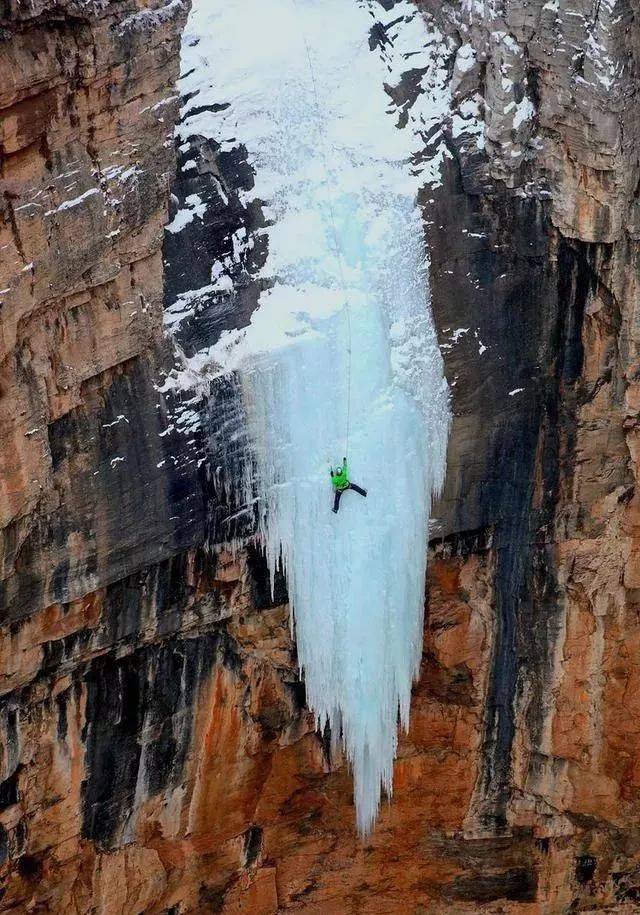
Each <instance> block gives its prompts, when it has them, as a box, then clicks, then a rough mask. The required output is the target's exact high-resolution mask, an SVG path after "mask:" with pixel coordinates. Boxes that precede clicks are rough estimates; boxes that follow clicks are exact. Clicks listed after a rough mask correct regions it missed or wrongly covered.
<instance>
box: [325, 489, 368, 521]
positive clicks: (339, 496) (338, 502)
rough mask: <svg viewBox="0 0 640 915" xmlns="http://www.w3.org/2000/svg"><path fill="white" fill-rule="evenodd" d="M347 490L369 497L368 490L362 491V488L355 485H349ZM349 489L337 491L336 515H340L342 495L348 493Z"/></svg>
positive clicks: (335, 499) (334, 498)
mask: <svg viewBox="0 0 640 915" xmlns="http://www.w3.org/2000/svg"><path fill="white" fill-rule="evenodd" d="M347 489H353V491H354V492H357V493H358V495H360V496H365V497H366V495H367V490H366V489H362V487H361V486H356V484H355V483H349V485H348V486H347ZM347 489H336V494H335V496H334V497H333V510H334V512H335V513H336V514H337V513H338V509H339V508H340V498H341V496H342V493H343V492H346V491H347Z"/></svg>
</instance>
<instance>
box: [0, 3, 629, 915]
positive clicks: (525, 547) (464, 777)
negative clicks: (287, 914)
mask: <svg viewBox="0 0 640 915" xmlns="http://www.w3.org/2000/svg"><path fill="white" fill-rule="evenodd" d="M382 6H383V7H385V8H390V7H392V3H389V2H385V3H383V4H382ZM418 7H419V10H420V15H423V16H425V17H426V19H427V21H428V23H429V24H430V27H431V28H433V29H438V30H439V34H440V36H441V48H442V59H443V72H444V73H445V76H446V84H447V87H448V88H447V91H448V92H449V93H450V100H451V101H450V111H449V114H448V116H447V117H446V118H445V119H444V120H443V122H442V124H441V127H440V129H439V130H438V131H437V132H436V133H435V134H430V135H429V136H426V137H425V151H426V153H427V154H435V153H436V152H438V154H439V155H440V157H441V161H442V180H441V182H440V186H438V187H435V188H433V189H432V190H430V191H429V192H425V195H424V199H423V200H422V201H421V203H422V206H423V208H424V213H425V224H426V231H427V236H428V239H429V246H430V251H431V274H432V275H431V285H432V291H433V303H434V310H435V317H436V322H437V325H438V329H439V333H440V338H441V344H442V350H443V355H444V357H445V361H446V367H447V375H448V379H449V382H450V384H451V386H452V391H453V408H454V413H455V422H454V428H453V433H452V437H451V443H450V455H449V475H448V481H447V486H446V491H445V493H444V496H443V498H442V500H441V503H440V505H439V506H438V507H437V510H436V513H435V514H436V516H437V519H438V524H437V526H436V527H435V529H434V537H433V540H432V545H431V554H432V555H431V556H430V568H429V581H428V604H427V608H428V610H427V623H426V627H425V641H424V658H423V665H422V675H421V679H420V682H419V683H418V684H417V686H416V688H415V692H414V699H413V706H412V725H411V730H410V733H409V735H408V736H406V737H405V738H403V740H402V742H401V747H400V753H399V758H398V761H397V764H396V772H395V794H394V797H393V802H392V803H391V804H390V805H389V806H385V807H384V808H383V810H382V814H381V817H380V822H379V825H378V827H377V829H376V831H375V833H374V835H373V836H372V837H371V838H370V839H369V840H368V841H367V842H366V843H365V844H362V843H361V842H360V841H359V840H358V839H357V838H356V836H355V832H354V826H353V807H352V798H351V779H350V775H349V773H348V771H347V768H346V767H345V765H344V764H343V761H342V760H341V759H339V758H335V756H333V755H332V753H331V749H330V746H329V744H328V742H327V741H326V740H325V739H324V735H318V734H316V733H315V731H314V727H313V721H312V720H311V718H310V716H309V714H308V712H307V711H306V709H305V697H304V685H303V684H302V683H301V682H300V680H299V678H298V674H297V667H296V659H295V650H294V646H293V645H292V642H291V638H290V632H289V619H288V609H287V605H286V586H285V583H284V582H283V581H279V582H278V583H277V588H276V595H275V599H274V600H272V599H271V596H270V593H269V588H268V582H267V577H266V570H265V567H264V563H263V561H262V559H261V557H260V554H259V553H258V552H257V551H256V550H255V549H254V548H253V547H252V546H251V545H250V544H248V545H247V546H246V548H245V549H243V550H241V551H240V552H239V553H238V555H237V556H236V557H235V558H234V557H233V556H231V555H230V553H229V552H227V550H226V549H225V548H224V544H223V541H225V540H227V539H229V536H230V532H231V533H232V534H233V535H234V536H242V535H243V534H244V533H246V531H243V530H242V529H240V528H238V527H235V528H234V527H233V525H231V526H230V524H229V523H228V522H229V521H230V519H231V518H233V516H234V506H233V504H229V503H228V499H229V495H228V491H227V489H228V487H227V486H226V483H225V481H224V480H221V479H220V478H219V477H218V476H217V475H216V473H215V469H216V467H217V459H216V456H217V455H218V453H219V452H220V453H222V452H224V454H225V456H226V458H229V452H233V447H234V445H233V443H231V442H230V441H229V440H228V437H225V432H226V431H227V425H226V423H227V422H228V420H229V417H228V412H229V411H232V410H233V404H232V403H231V401H232V398H231V397H230V395H229V392H228V390H225V389H221V390H219V391H216V392H215V396H214V397H213V398H211V399H210V401H209V404H210V406H209V408H208V409H209V411H210V412H209V413H208V414H207V415H206V416H204V417H203V416H202V415H200V416H199V422H197V423H196V422H194V423H190V421H189V419H188V417H189V411H190V409H191V405H190V404H187V403H183V404H182V405H180V404H179V403H177V400H179V399H180V397H182V398H183V399H184V398H186V397H187V395H186V394H183V395H179V394H176V393H175V392H173V391H172V390H171V388H170V386H169V387H168V386H167V385H166V383H165V381H166V377H167V373H168V372H169V371H170V369H171V368H172V366H173V365H174V358H175V354H174V352H173V350H172V346H173V344H172V343H171V342H170V341H169V340H168V339H167V338H166V337H165V335H164V331H163V326H162V310H163V305H167V306H168V307H169V311H170V313H171V309H172V308H175V303H176V302H177V301H178V300H179V299H180V296H183V295H184V294H185V293H186V292H188V291H189V290H190V289H193V288H196V287H198V286H202V285H204V284H205V282H206V277H207V276H210V266H211V263H212V262H213V261H214V260H216V259H219V258H221V257H223V256H225V255H226V254H227V253H228V252H229V251H230V250H231V249H232V237H233V235H234V233H236V232H238V231H243V232H251V231H252V230H253V229H255V228H256V227H259V225H260V219H261V218H262V217H261V214H260V213H257V212H247V211H246V210H243V207H242V204H241V196H242V195H241V194H240V193H239V192H240V191H241V189H242V188H243V187H244V186H246V185H247V183H250V182H251V170H250V167H249V165H248V164H247V162H246V159H244V158H242V156H241V155H235V156H234V155H232V154H225V155H224V156H222V155H219V154H218V151H217V150H216V149H215V147H213V146H212V145H211V144H210V143H208V142H205V141H204V140H203V139H202V138H198V137H194V138H192V139H191V141H190V147H189V149H188V150H185V149H183V150H180V151H179V156H180V157H182V158H183V160H185V159H186V157H190V158H191V159H193V160H194V161H195V162H196V168H195V170H192V171H191V172H190V173H189V174H188V175H187V176H185V173H184V172H181V173H180V175H179V177H178V179H177V180H174V172H175V166H176V163H175V151H174V143H173V131H174V125H175V123H176V119H177V118H178V116H179V83H178V82H177V81H178V66H179V65H178V53H179V42H180V35H181V30H182V28H183V26H184V23H185V20H186V17H187V14H188V8H187V5H186V4H185V3H183V2H182V0H172V2H170V3H168V4H167V5H165V6H160V5H158V4H157V3H156V2H148V3H146V2H145V0H137V2H136V0H113V2H106V0H94V2H86V0H82V2H80V0H59V2H57V3H55V4H53V3H48V2H45V0H36V2H34V3H32V4H30V5H29V6H28V7H27V6H26V5H23V4H21V3H19V2H18V3H15V2H13V0H7V2H5V3H3V4H2V5H0V28H1V32H0V87H1V88H0V111H1V114H2V117H1V120H0V136H1V140H0V143H1V145H0V167H1V186H0V190H1V192H2V197H1V202H0V206H1V207H2V218H1V219H0V347H1V352H0V530H1V535H0V563H1V565H0V569H1V574H0V609H1V613H2V615H1V618H0V623H1V626H2V629H1V630H0V659H1V660H0V693H1V697H2V698H1V700H0V703H1V704H0V727H1V731H0V733H1V735H2V736H1V738H0V912H7V913H9V912H11V913H22V912H25V913H26V912H33V913H55V915H58V913H59V915H66V913H71V912H73V913H77V915H85V913H86V915H88V913H96V915H135V913H156V915H160V913H162V915H191V913H203V915H204V913H210V912H221V913H240V912H244V913H251V915H271V913H276V912H281V911H288V910H291V911H301V912H305V913H308V915H314V913H318V915H320V913H322V915H332V913H335V915H343V913H345V912H349V913H351V912H353V913H356V912H357V913H371V915H374V913H375V915H381V913H396V912H405V911H407V912H411V913H412V915H425V913H447V915H456V913H476V912H478V911H482V912H488V913H499V912H500V913H523V915H524V913H532V915H533V913H562V912H569V911H582V912H596V911H608V912H615V913H627V912H629V913H630V912H634V911H637V910H638V906H639V905H640V866H639V864H638V860H639V858H640V836H639V834H638V829H637V825H636V823H637V819H638V816H639V815H640V729H639V728H638V726H637V723H636V722H637V719H638V714H637V713H638V711H640V709H637V708H636V706H637V705H638V702H639V701H640V700H639V699H638V696H639V695H640V689H639V686H640V684H639V680H640V664H639V660H640V622H639V616H638V607H639V602H640V566H639V564H638V559H637V555H638V551H637V544H638V539H639V537H640V518H639V503H638V493H637V488H636V480H637V477H638V470H637V460H638V456H637V455H638V443H639V441H640V439H639V432H638V429H639V426H638V413H639V411H640V387H639V384H638V378H639V377H640V374H639V368H640V357H639V353H638V346H639V344H640V335H639V331H638V316H637V314H636V311H637V309H638V303H640V295H639V290H638V276H640V273H639V270H638V267H639V252H638V235H639V225H640V223H639V218H640V215H639V214H640V211H639V209H638V182H639V178H640V175H639V170H640V165H639V156H638V149H639V148H640V138H639V137H638V130H639V127H638V119H637V117H635V115H634V106H635V104H636V102H635V96H636V94H637V88H638V55H639V54H640V34H639V31H638V28H639V27H638V22H639V21H640V19H639V16H640V9H638V6H637V3H636V2H635V0H617V2H615V0H601V2H599V3H597V4H595V5H593V4H587V3H586V2H583V0H550V2H544V0H529V2H523V0H495V2H494V0H473V2H471V0H470V2H464V3H462V4H460V3H454V2H448V0H447V2H445V3H436V2H435V0H434V2H432V0H426V2H421V3H419V4H418ZM376 40H378V41H381V40H384V30H382V33H381V32H380V29H378V30H377V31H376V30H374V31H373V32H372V38H371V41H372V44H374V43H375V41H376ZM421 76H422V75H421V74H419V73H418V74H415V73H413V74H411V77H410V78H407V80H406V81H405V83H404V84H403V85H401V86H400V87H390V89H389V91H390V93H391V94H392V95H393V93H394V92H395V93H396V96H395V97H396V99H400V102H399V104H402V105H410V104H412V98H415V93H416V92H419V91H420V79H421ZM177 87H178V88H177ZM171 192H173V194H174V195H175V197H176V198H177V199H178V201H179V202H181V203H184V201H186V200H187V198H189V196H190V195H193V194H197V195H198V198H199V200H201V201H204V203H205V204H206V206H205V210H204V212H203V214H202V218H198V219H197V220H193V221H192V223H191V224H190V226H189V227H188V231H185V232H180V233H167V235H166V239H165V238H164V227H165V225H166V224H167V222H168V221H169V219H170V218H171V216H172V215H173V212H171V213H170V206H171V201H170V193H171ZM163 244H164V252H163ZM263 257H264V251H261V250H260V248H259V247H257V248H256V247H254V248H253V249H252V250H251V253H250V260H249V261H248V262H243V263H240V264H238V270H237V277H236V291H237V294H236V295H235V297H234V298H233V299H231V300H229V301H228V302H223V303H220V302H216V303H213V304H212V303H211V302H207V301H204V302H202V303H199V319H198V321H193V322H191V323H189V322H186V323H185V324H183V325H182V328H181V331H180V334H181V336H180V340H179V342H180V345H181V346H182V347H183V349H184V350H185V351H186V352H189V351H195V349H197V348H198V346H200V345H202V344H203V342H207V341H210V340H212V339H215V337H216V335H217V334H219V332H220V330H221V329H223V328H225V327H232V326H239V325H241V324H242V323H244V322H246V321H247V320H248V318H249V315H250V313H251V310H252V308H253V307H254V306H255V300H256V295H257V292H258V288H257V285H256V283H255V281H254V279H253V278H252V276H253V275H254V274H255V269H256V267H259V265H260V263H261V258H263ZM200 275H202V277H203V278H204V279H203V282H199V280H198V277H200ZM201 406H202V402H198V403H197V404H195V406H194V407H193V410H194V411H197V410H199V409H200V407H201ZM178 407H180V409H177V408H178ZM185 417H187V419H186V420H185ZM227 463H229V462H228V461H227ZM230 463H231V466H232V465H233V454H231V458H230Z"/></svg>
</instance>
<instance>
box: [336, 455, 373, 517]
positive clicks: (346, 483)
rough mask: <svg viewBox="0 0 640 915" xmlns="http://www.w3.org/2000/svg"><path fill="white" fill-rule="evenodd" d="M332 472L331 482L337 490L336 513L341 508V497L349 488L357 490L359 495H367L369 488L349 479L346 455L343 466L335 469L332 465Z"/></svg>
mask: <svg viewBox="0 0 640 915" xmlns="http://www.w3.org/2000/svg"><path fill="white" fill-rule="evenodd" d="M330 473H331V482H332V483H333V488H334V490H335V496H334V498H333V510H334V512H335V513H336V514H337V513H338V509H339V508H340V499H341V497H342V493H343V492H346V491H347V489H353V491H354V492H357V493H358V494H359V495H361V496H365V497H366V495H367V490H366V489H362V488H361V487H360V486H356V484H355V483H352V482H351V481H350V480H349V471H348V470H347V459H346V457H345V458H342V467H336V469H335V470H334V469H333V467H332V468H331V470H330Z"/></svg>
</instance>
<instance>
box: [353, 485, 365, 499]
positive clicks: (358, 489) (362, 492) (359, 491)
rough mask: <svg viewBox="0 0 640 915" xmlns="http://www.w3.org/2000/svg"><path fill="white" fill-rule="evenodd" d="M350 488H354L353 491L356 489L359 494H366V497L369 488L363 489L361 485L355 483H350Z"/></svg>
mask: <svg viewBox="0 0 640 915" xmlns="http://www.w3.org/2000/svg"><path fill="white" fill-rule="evenodd" d="M349 489H353V491H354V492H357V493H358V495H359V496H365V497H366V495H367V490H366V489H362V487H361V486H356V484H355V483H349Z"/></svg>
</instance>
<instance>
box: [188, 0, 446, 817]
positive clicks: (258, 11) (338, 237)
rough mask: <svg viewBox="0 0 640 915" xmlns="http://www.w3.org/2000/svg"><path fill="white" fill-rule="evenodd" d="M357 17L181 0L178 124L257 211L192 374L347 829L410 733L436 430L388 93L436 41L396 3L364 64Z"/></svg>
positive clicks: (283, 2) (442, 446) (428, 333)
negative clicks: (334, 755) (288, 623)
mask: <svg viewBox="0 0 640 915" xmlns="http://www.w3.org/2000/svg"><path fill="white" fill-rule="evenodd" d="M374 10H375V13H376V15H379V14H380V13H381V7H380V6H379V4H377V3H375V4H374V3H368V2H363V0H360V2H359V0H260V2H259V3H256V4H251V7H250V9H249V8H248V6H247V3H246V0H194V5H193V11H192V14H191V17H190V20H189V25H188V31H187V35H186V36H185V44H184V52H183V57H184V61H183V65H184V72H185V74H186V76H185V79H184V82H183V85H184V86H185V91H186V93H187V97H188V98H189V102H188V105H187V110H186V117H185V119H184V122H183V126H182V128H181V129H182V131H183V133H184V137H185V139H186V138H187V137H188V136H190V135H193V134H198V133H200V134H204V135H205V136H208V137H212V138H213V139H215V141H216V142H217V143H218V144H219V146H220V148H221V149H222V150H223V151H224V150H225V149H231V148H234V147H237V146H238V145H239V144H242V145H243V146H244V147H245V148H246V151H247V154H248V158H249V162H250V163H251V166H252V168H253V171H254V173H255V186H254V188H253V189H252V190H251V192H249V193H248V195H247V198H251V199H252V200H259V201H261V202H262V203H263V209H264V212H265V213H266V215H267V220H266V221H267V227H266V228H264V229H261V230H259V231H260V232H262V233H266V235H267V243H268V257H267V261H266V265H265V267H264V269H263V271H262V278H263V287H264V291H263V293H262V294H261V298H260V302H259V307H258V309H257V310H256V312H255V313H254V315H253V317H252V320H251V324H250V326H249V327H247V328H245V329H244V330H242V331H237V332H228V333H225V334H224V335H223V337H222V338H221V340H220V341H219V343H218V344H217V345H216V347H215V348H214V349H213V350H212V351H211V352H210V353H208V354H207V358H206V359H203V358H202V357H200V358H199V360H198V363H197V364H198V365H199V366H201V367H202V366H205V367H206V366H208V367H209V371H211V366H215V367H216V369H215V370H217V371H223V372H224V371H226V372H231V371H235V372H237V373H238V377H239V379H240V383H241V388H242V392H243V399H244V406H245V411H246V415H247V418H248V423H249V433H250V435H249V438H250V442H251V450H252V455H251V460H250V461H248V462H247V466H248V467H250V468H252V469H251V473H250V478H248V479H247V480H246V481H245V484H246V487H247V490H248V491H250V492H252V493H253V494H254V496H255V497H257V500H258V506H259V509H258V510H259V526H260V535H261V538H262V541H263V543H264V546H265V549H266V553H267V558H268V562H269V566H270V568H271V572H272V575H273V574H274V573H275V570H276V568H277V566H278V563H279V562H282V564H283V567H284V569H285V571H286V575H287V578H288V583H289V593H290V598H291V607H292V612H293V614H294V619H295V634H296V639H297V645H298V655H299V660H300V665H301V668H302V670H303V673H304V678H305V682H306V689H307V697H308V702H309V705H310V707H311V708H312V709H313V710H314V712H315V714H316V716H317V718H318V722H319V724H320V726H323V725H324V724H325V723H326V722H327V721H328V722H329V724H330V726H331V732H332V735H333V737H334V739H335V740H339V739H342V741H343V744H344V748H345V750H346V753H347V756H348V758H349V760H350V762H351V765H352V767H353V773H354V783H355V803H356V810H357V822H358V827H359V829H360V831H361V832H362V833H366V832H368V831H369V830H370V829H371V827H372V825H373V823H374V820H375V817H376V813H377V809H378V805H379V801H380V796H381V788H382V787H384V788H385V789H386V791H387V792H390V791H391V787H392V771H393V760H394V756H395V751H396V746H397V723H398V713H399V714H400V719H401V723H402V726H403V727H406V726H407V724H408V720H409V704H410V694H411V685H412V680H413V678H414V677H415V676H416V675H417V673H418V668H419V662H420V657H421V651H422V630H423V602H424V579H425V567H426V555H427V540H428V525H429V511H430V504H431V498H432V495H433V494H434V493H437V491H438V489H439V488H440V486H441V484H442V481H443V476H444V469H445V453H446V440H447V432H448V422H449V414H448V399H447V389H446V384H445V382H444V380H443V370H442V361H441V358H440V353H439V350H438V346H437V343H436V338H435V333H434V328H433V323H432V318H431V314H430V300H429V288H428V272H427V256H426V252H425V249H424V241H423V229H422V223H421V218H420V213H419V211H418V209H417V207H416V202H415V201H416V193H417V190H418V188H419V186H420V182H421V181H422V180H423V178H421V177H420V174H419V173H417V170H416V169H415V168H414V167H413V165H412V161H413V159H412V157H413V153H414V151H415V148H416V136H415V132H414V130H413V129H412V121H411V118H409V119H408V126H406V127H405V128H404V129H401V128H400V127H399V126H398V123H397V122H398V118H397V112H396V110H395V109H394V106H393V104H392V102H391V99H390V97H389V95H388V94H387V93H386V92H385V83H388V82H389V81H390V80H391V77H390V71H391V70H392V68H393V66H392V63H391V61H392V57H393V44H394V39H395V40H397V41H398V42H402V41H404V43H405V45H406V43H407V40H409V41H410V42H413V43H414V45H415V46H414V47H413V48H412V47H409V48H408V49H407V47H404V48H403V52H398V53H399V54H400V53H404V52H406V51H407V50H408V51H409V52H410V53H411V54H415V58H414V59H415V62H416V65H417V64H418V63H420V64H421V65H422V64H424V65H425V67H428V66H429V60H428V57H429V53H430V50H429V49H430V48H431V47H432V44H433V42H430V40H429V36H428V35H427V34H426V32H425V30H424V26H423V25H422V22H421V20H420V18H419V14H418V13H417V11H416V8H415V6H413V5H412V4H410V3H408V2H402V3H398V4H396V7H395V8H394V10H393V16H394V18H395V19H396V20H397V22H396V25H395V26H394V28H393V29H390V30H387V32H386V38H385V41H384V42H382V43H381V45H382V48H383V53H381V51H380V50H378V48H377V47H376V42H375V41H373V40H372V39H371V34H370V30H371V27H372V25H373V24H374V19H373V18H372V16H373V12H372V11H374ZM382 14H383V15H384V13H382ZM389 17H390V19H391V14H389ZM403 28H404V32H403ZM425 60H426V63H425ZM190 112H191V113H190ZM403 120H404V121H405V122H406V121H407V119H406V118H404V119H403ZM255 240H256V239H255V236H254V237H253V238H251V237H238V239H236V240H235V243H236V244H237V246H238V247H239V248H241V247H242V246H243V245H245V246H246V245H250V244H252V243H255ZM227 267H228V265H225V263H219V264H216V265H214V268H213V271H212V286H211V288H212V289H215V288H217V287H218V286H219V287H220V288H221V289H224V288H226V286H227V285H228V276H227ZM345 454H346V455H347V456H348V458H349V464H350V469H351V475H352V479H353V480H354V481H355V482H357V483H359V484H360V485H362V486H364V487H366V488H367V489H368V497H367V498H366V499H363V498H361V497H360V496H358V495H356V494H355V493H353V492H347V493H345V495H344V496H343V498H342V505H341V508H340V512H339V514H338V515H335V514H333V513H332V511H331V506H332V492H331V484H330V479H329V465H330V464H331V463H336V462H338V461H340V460H341V459H342V457H343V456H344V455H345Z"/></svg>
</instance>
